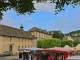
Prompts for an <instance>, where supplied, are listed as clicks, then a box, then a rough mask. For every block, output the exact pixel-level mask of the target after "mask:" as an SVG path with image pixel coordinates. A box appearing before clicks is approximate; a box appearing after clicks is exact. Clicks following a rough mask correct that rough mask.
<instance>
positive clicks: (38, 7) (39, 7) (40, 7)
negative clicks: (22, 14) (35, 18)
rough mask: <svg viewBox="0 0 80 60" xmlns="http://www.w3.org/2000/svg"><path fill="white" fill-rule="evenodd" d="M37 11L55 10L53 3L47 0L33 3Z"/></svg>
mask: <svg viewBox="0 0 80 60" xmlns="http://www.w3.org/2000/svg"><path fill="white" fill-rule="evenodd" d="M34 6H35V8H36V10H37V11H45V12H54V11H55V5H54V4H50V3H49V2H47V3H46V4H45V3H38V4H37V3H35V4H34Z"/></svg>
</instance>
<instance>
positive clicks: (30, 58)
mask: <svg viewBox="0 0 80 60" xmlns="http://www.w3.org/2000/svg"><path fill="white" fill-rule="evenodd" d="M31 56H32V54H31V52H30V53H29V60H31Z"/></svg>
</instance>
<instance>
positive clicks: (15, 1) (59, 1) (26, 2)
mask: <svg viewBox="0 0 80 60" xmlns="http://www.w3.org/2000/svg"><path fill="white" fill-rule="evenodd" d="M33 1H34V0H0V20H1V19H2V16H3V11H7V10H10V9H13V10H15V11H16V12H17V13H18V14H19V15H20V14H21V15H23V14H25V13H28V14H32V13H34V10H35V7H34V3H33ZM47 1H48V0H36V3H46V2H47ZM49 2H50V3H55V5H56V6H55V9H56V10H55V14H58V12H60V11H65V9H64V6H65V5H67V6H68V5H70V4H71V5H72V6H73V7H75V6H77V5H80V0H50V1H49Z"/></svg>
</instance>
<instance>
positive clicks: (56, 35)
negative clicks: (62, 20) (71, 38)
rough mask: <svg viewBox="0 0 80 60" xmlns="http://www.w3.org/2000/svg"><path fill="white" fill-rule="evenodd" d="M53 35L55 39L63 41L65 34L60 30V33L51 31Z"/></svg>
mask: <svg viewBox="0 0 80 60" xmlns="http://www.w3.org/2000/svg"><path fill="white" fill-rule="evenodd" d="M49 32H50V33H51V34H52V37H53V38H58V39H61V40H62V39H63V37H64V34H63V33H62V32H61V31H60V30H59V31H54V30H53V31H49Z"/></svg>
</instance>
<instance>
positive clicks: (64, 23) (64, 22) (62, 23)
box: [54, 18, 71, 28]
mask: <svg viewBox="0 0 80 60" xmlns="http://www.w3.org/2000/svg"><path fill="white" fill-rule="evenodd" d="M70 21H71V19H70V18H65V19H63V20H62V21H61V22H58V23H56V24H55V25H54V27H55V28H64V27H65V25H66V24H67V23H68V22H70Z"/></svg>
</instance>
